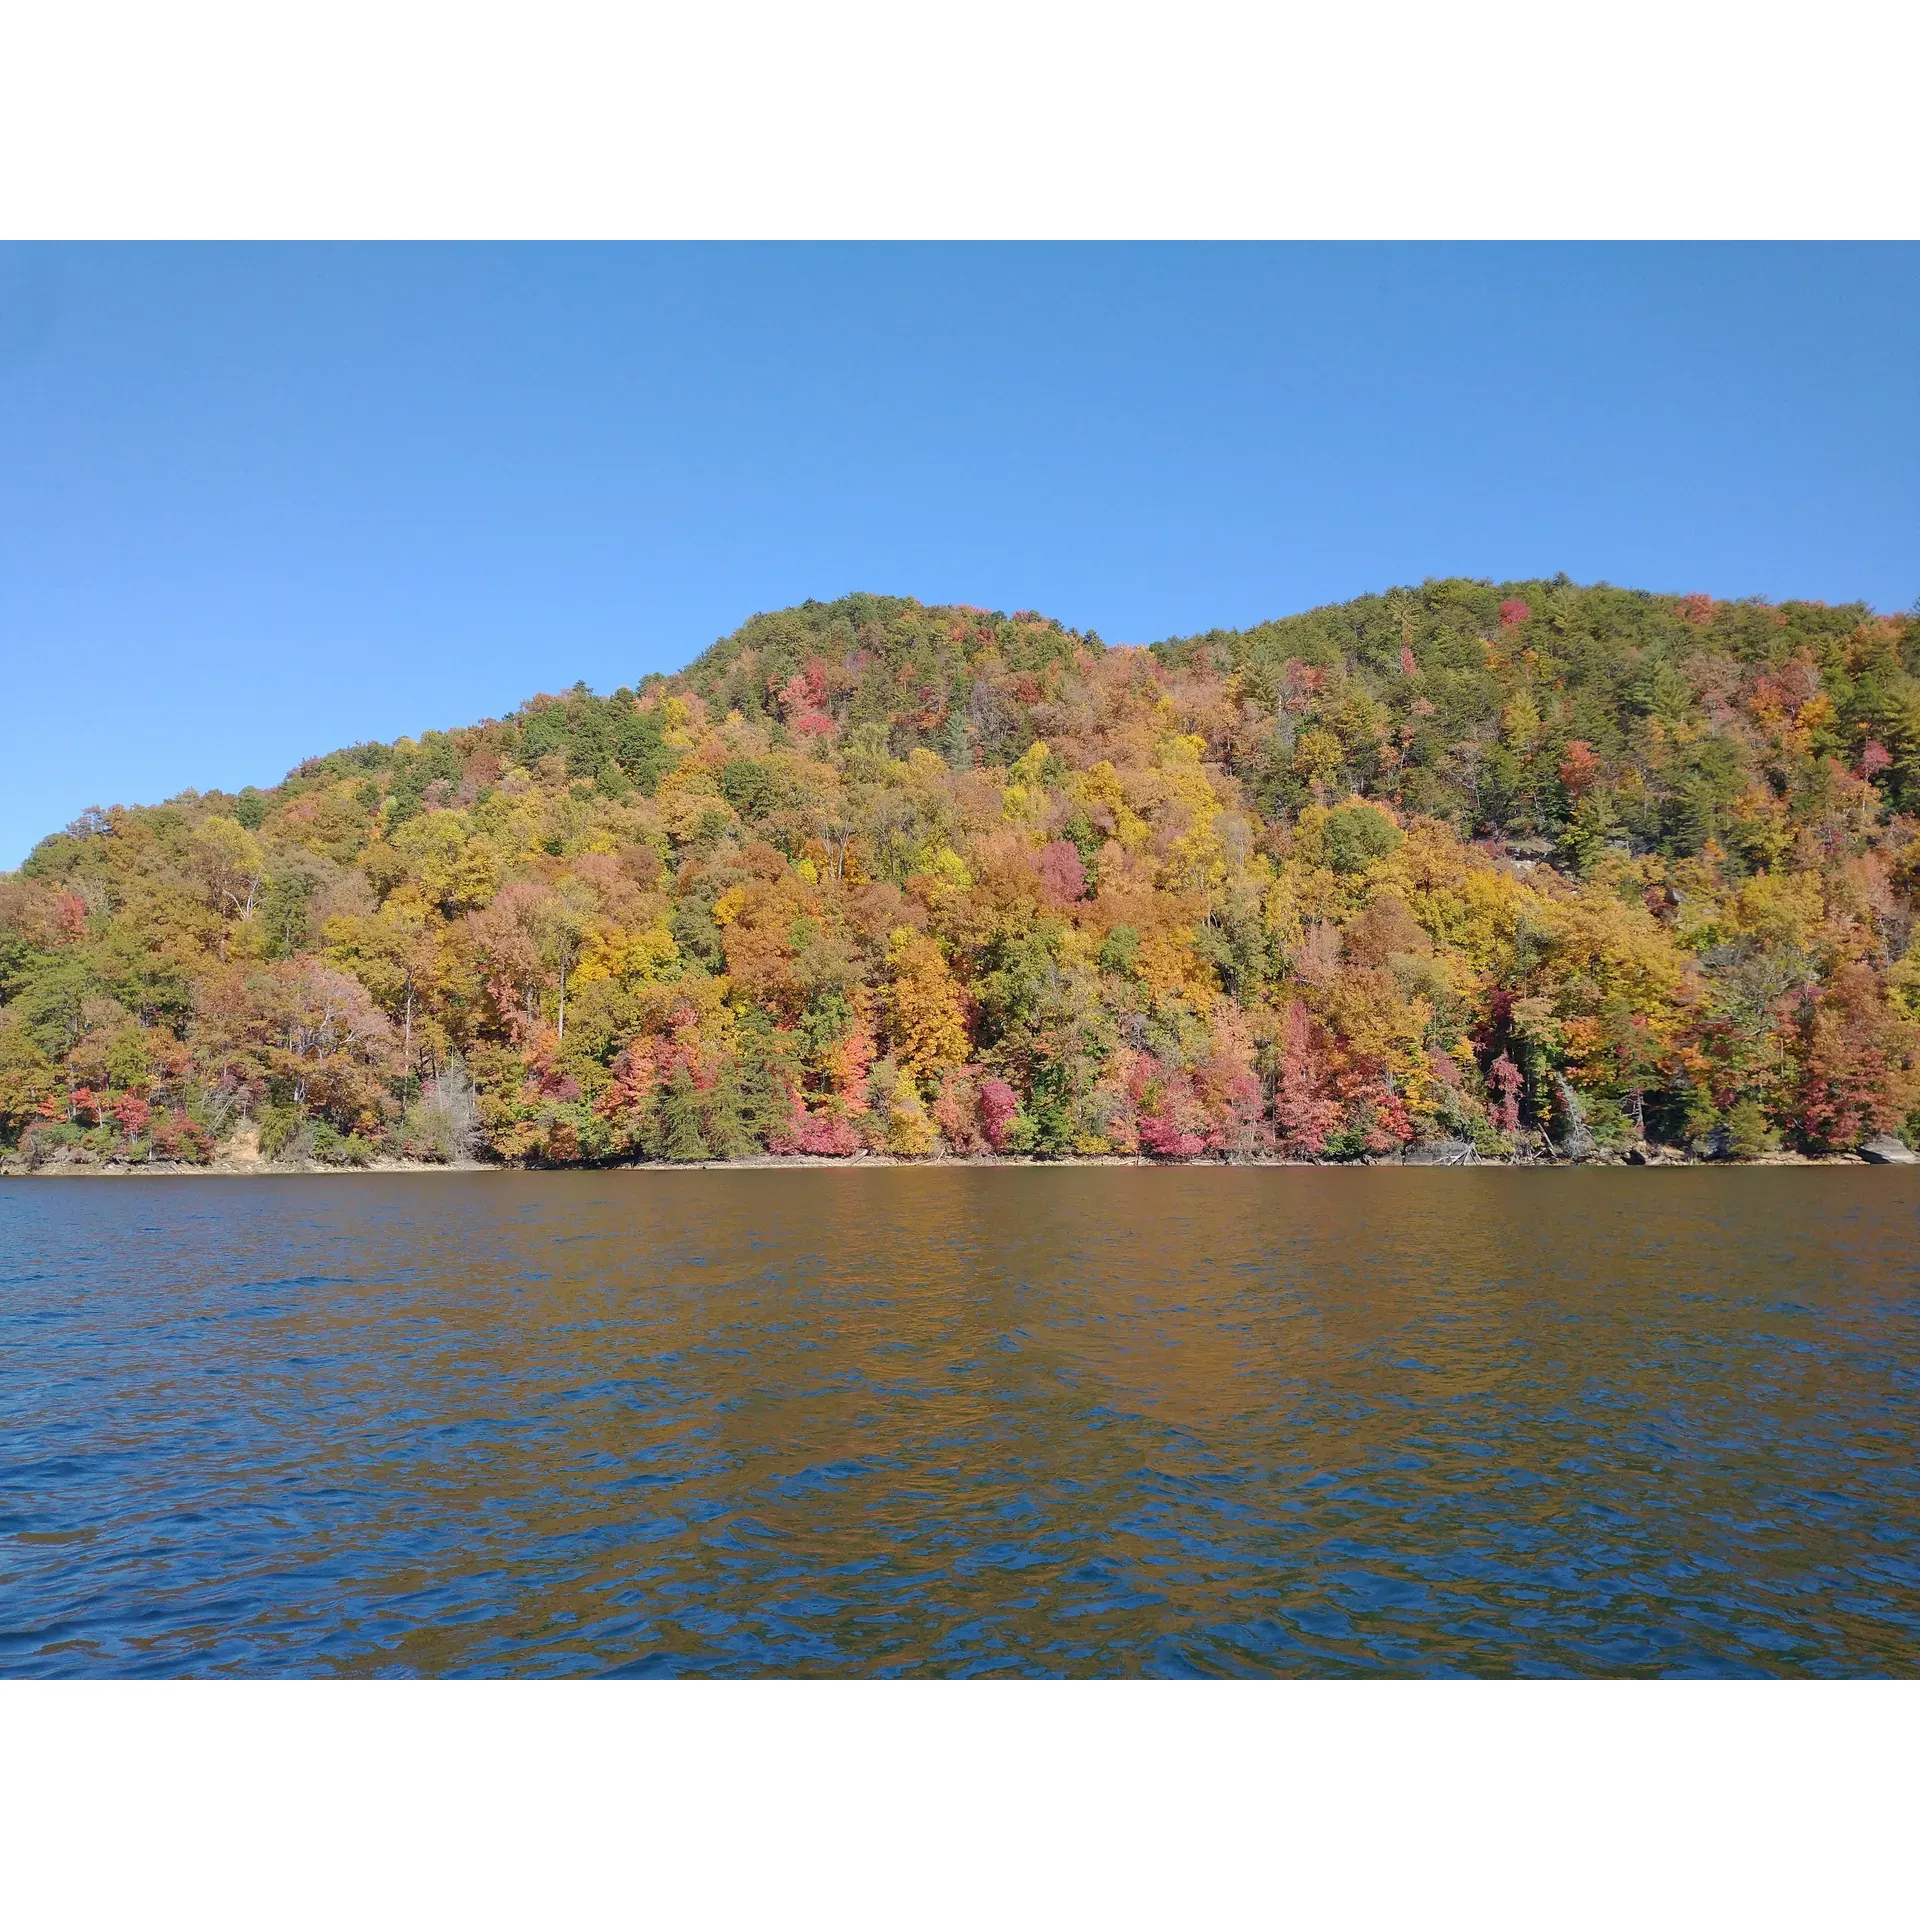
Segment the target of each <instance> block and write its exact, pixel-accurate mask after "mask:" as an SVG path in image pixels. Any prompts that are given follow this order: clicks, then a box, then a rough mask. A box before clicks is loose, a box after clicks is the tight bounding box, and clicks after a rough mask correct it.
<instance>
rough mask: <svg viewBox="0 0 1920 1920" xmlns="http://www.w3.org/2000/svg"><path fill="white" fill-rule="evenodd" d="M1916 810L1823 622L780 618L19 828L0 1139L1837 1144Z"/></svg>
mask: <svg viewBox="0 0 1920 1920" xmlns="http://www.w3.org/2000/svg"><path fill="white" fill-rule="evenodd" d="M1916 814H1920V622H1916V621H1915V620H1914V619H1912V618H1909V617H1906V616H1896V617H1893V618H1883V617H1879V616H1876V615H1875V614H1873V613H1872V612H1871V611H1870V610H1869V609H1868V608H1867V607H1865V606H1864V605H1858V604H1856V605H1851V606H1843V607H1830V606H1825V605H1818V604H1813V603H1805V602H1788V603H1783V604H1779V605H1772V604H1768V603H1766V602H1763V601H1758V600H1747V601H1736V602H1725V601H1714V600H1711V599H1708V598H1707V597H1705V596H1703V595H1688V596H1675V595H1663V594H1651V593H1640V592H1631V591H1626V590H1623V589H1616V588H1612V587H1606V586H1592V587H1581V586H1577V585H1575V584H1574V583H1572V582H1571V581H1568V580H1566V579H1564V578H1559V579H1554V580H1532V581H1510V582H1505V583H1502V584H1498V585H1496V584H1492V583H1488V582H1485V581H1470V580H1457V579H1456V580H1442V581H1429V582H1427V583H1425V584H1424V585H1423V586H1420V587H1417V588H1404V589H1396V590H1394V591H1391V592H1388V593H1384V594H1379V595H1371V596H1367V597H1365V598H1362V599H1359V600H1354V601H1350V602H1347V603H1345V604H1343V605H1340V606H1333V607H1324V608H1320V609H1316V610H1315V611H1312V612H1309V613H1304V614H1299V615H1296V616H1293V617H1290V618H1287V619H1281V620H1275V621H1271V622H1268V623H1265V624H1262V625H1260V626H1256V627H1251V628H1247V629H1243V630H1236V631H1231V632H1229V631H1215V632H1210V633H1205V634H1197V635H1194V636H1191V637H1189V638H1185V639H1178V640H1169V641H1166V642H1164V643H1162V644H1160V645H1158V646H1155V647H1151V648H1110V647H1107V646H1105V645H1104V644H1103V643H1102V642H1101V641H1100V640H1099V638H1098V636H1097V635H1094V634H1091V633H1081V632H1077V631H1075V630H1073V629H1071V628H1069V627H1066V626H1063V625H1062V624H1061V623H1060V622H1058V621H1056V620H1052V619H1048V618H1045V617H1043V616H1041V615H1039V614H1037V613H1029V612H1017V613H1014V614H1012V615H1007V614H1003V613H997V612H988V611H984V610H982V609H979V608H974V607H963V606H951V607H930V606H923V605H921V604H920V603H918V602H916V601H913V600H908V599H896V598H887V597H883V596H877V595H864V594H862V595H852V596H849V597H847V598H845V599H842V600H836V601H832V602H814V601H809V602H808V603H806V604H805V605H804V606H800V607H795V608H790V609H788V610H786V611H784V612H780V613H770V614H763V615H759V616H756V617H755V618H754V619H752V620H749V621H748V622H747V623H746V624H745V625H744V626H743V627H741V628H740V630H739V631H738V632H737V633H734V634H732V635H730V636H728V637H727V638H726V639H723V640H721V641H719V642H717V643H716V644H715V645H714V646H713V647H711V648H710V649H708V651H707V652H705V653H704V654H702V655H701V656H700V658H699V659H697V660H696V661H694V662H693V663H692V664H691V665H690V666H688V667H687V668H686V669H684V670H683V671H682V672H680V673H678V674H675V675H672V676H668V677H661V676H651V677H649V678H648V679H646V680H645V681H643V682H641V683H640V684H639V685H638V686H637V687H634V688H625V687H623V688H620V689H619V690H617V691H616V692H614V693H613V694H611V695H610V696H607V697H604V698H602V697H599V696H596V695H594V694H593V693H591V692H589V691H588V690H587V689H586V688H585V687H584V686H583V685H582V686H576V687H575V688H574V689H573V690H572V691H570V692H567V693H562V694H558V695H538V696H536V697H534V698H533V699H531V700H529V701H527V702H526V704H525V705H524V706H522V707H521V708H520V709H519V710H518V711H517V712H516V713H514V714H512V715H510V716H508V717H506V718H504V719H500V720H489V721H483V722H480V723H478V724H476V725H473V726H466V727H457V728H451V729H449V730H447V731H445V732H435V733H428V734H424V735H422V736H421V738H419V739H418V740H400V741H396V742H393V743H392V744H363V745H359V746H354V747H348V748H345V749H342V750H340V751H337V752H333V753H329V754H326V755H324V756H323V757H319V758H316V759H312V760H308V761H305V762H303V763H302V764H301V765H300V766H299V767H297V768H295V769H294V770H293V771H292V772H291V773H290V774H289V775H288V776H287V778H286V779H285V780H284V781H282V782H281V783H280V785H279V786H277V787H274V788H272V789H270V790H256V789H253V788H247V789H245V790H243V791H242V792H240V793H237V794H225V793H218V792H210V793H187V794H182V795H180V796H178V797H177V798H175V799H173V800H171V801H168V802H165V803H164V804H162V805H159V806H152V807H110V808H106V809H104V810H95V811H91V812H89V813H88V814H87V815H85V816H84V817H83V818H82V819H81V820H79V821H77V822H75V823H74V825H73V826H72V827H70V828H69V829H67V830H66V831H65V832H63V833H59V834H55V835H53V836H51V837H50V838H48V839H47V840H45V841H43V842H42V843H41V844H40V845H39V846H38V847H36V848H35V849H34V851H33V853H32V855H31V856H30V857H29V858H28V859H27V861H26V862H25V863H24V864H23V866H22V867H21V869H20V871H19V872H18V873H17V874H15V875H12V876H8V877H6V878H4V879H0V1150H5V1151H7V1152H9V1153H10V1154H11V1156H12V1159H13V1161H14V1163H15V1164H17V1165H22V1166H24V1165H43V1164H48V1163H58V1162H68V1163H82V1164H92V1163H96V1162H98V1163H106V1162H115V1163H127V1162H131V1163H141V1162H155V1161H176V1162H183V1163H189V1164H192V1163H205V1162H207V1161H209V1160H210V1159H212V1158H213V1157H214V1156H216V1155H218V1154H222V1153H226V1154H233V1153H236V1152H239V1153H246V1154H251V1153H255V1152H258V1153H261V1154H264V1155H266V1156H267V1157H268V1158H270V1159H271V1158H274V1157H276V1156H278V1157H279V1158H281V1159H285V1160H288V1161H294V1162H298V1161H303V1160H317V1161H319V1162H321V1163H328V1164H347V1165H351V1164H361V1163H364V1162H366V1161H368V1160H370V1159H372V1158H374V1157H376V1156H382V1157H391V1156H395V1155H399V1156H405V1157H410V1158H414V1159H419V1160H429V1161H430V1160H448V1159H456V1158H464V1157H467V1156H470V1155H479V1156H481V1157H484V1158H489V1159H494V1160H502V1161H507V1162H515V1163H522V1162H524V1163H539V1164H576V1163H596V1162H604V1161H612V1160H620V1159H632V1158H655V1159H670V1160H688V1159H707V1158H727V1157H733V1156H738V1155H742V1154H747V1153H758V1152H764V1151H771V1152H774V1153H805V1154H828V1155H836V1156H840V1155H849V1154H854V1153H860V1152H870V1151H884V1152H889V1153H895V1154H901V1155H906V1156H923V1155H933V1154H949V1155H973V1154H987V1153H1004V1152H1021V1153H1036V1154H1041V1155H1046V1156H1055V1157H1065V1156H1073V1155H1095V1154H1100V1155H1104V1154H1109V1153H1128V1154H1132V1153H1145V1154H1150V1155H1153V1156H1156V1157H1161V1158H1168V1159H1193V1158H1198V1157H1202V1156H1213V1157H1220V1156H1242V1155H1252V1154H1277V1155H1282V1156H1286V1157H1292V1158H1321V1157H1334V1158H1357V1157H1369V1156H1377V1155H1381V1154H1386V1153H1392V1152H1396V1151H1399V1150H1401V1149H1403V1148H1404V1147H1406V1146H1407V1145H1409V1144H1411V1143H1417V1142H1420V1141H1422V1140H1428V1139H1435V1138H1447V1139H1457V1140H1470V1141H1472V1142H1473V1143H1474V1145H1475V1147H1476V1149H1477V1151H1478V1152H1479V1153H1480V1154H1481V1155H1482V1156H1487V1157H1509V1158H1510V1157H1513V1156H1515V1155H1524V1154H1528V1153H1534V1152H1542V1153H1544V1152H1547V1151H1550V1150H1558V1151H1561V1152H1567V1151H1571V1152H1574V1153H1586V1152H1589V1151H1600V1152H1629V1151H1631V1152H1634V1153H1645V1154H1651V1153H1654V1152H1656V1151H1658V1150H1659V1149H1660V1148H1661V1147H1662V1146H1663V1145H1665V1146H1669V1147H1673V1148H1680V1149H1685V1150H1687V1151H1689V1152H1692V1153H1695V1154H1707V1155H1712V1156H1715V1157H1734V1158H1738V1157H1750V1156H1753V1155H1757V1154H1761V1153H1765V1152H1769V1151H1772V1150H1774V1149H1777V1148H1781V1147H1787V1148H1791V1149H1794V1150H1797V1151H1800V1152H1805V1153H1810V1154H1822V1153H1835V1152H1841V1151H1844V1150H1847V1149H1849V1148H1852V1147H1855V1146H1857V1145H1858V1144H1859V1143H1860V1142H1861V1141H1862V1140H1864V1139H1866V1138H1867V1137H1869V1136H1872V1135H1878V1134H1883V1133H1886V1132H1888V1131H1890V1130H1895V1129H1899V1128H1902V1127H1904V1128H1906V1129H1907V1130H1908V1132H1909V1134H1910V1135H1911V1133H1912V1130H1913V1128H1914V1125H1915V1116H1914V1113H1913V1109H1914V1107H1915V1104H1916V1101H1920V1080H1917V1079H1916V1065H1917V1063H1920V953H1916V952H1915V951H1914V950H1913V949H1912V948H1911V947H1910V940H1911V935H1912V930H1913V920H1914V911H1915V906H1916V900H1917V899H1920V831H1917V823H1916ZM1549 1137H1550V1139H1551V1142H1552V1143H1553V1145H1552V1146H1551V1147H1550V1146H1549V1145H1548V1144H1547V1142H1548V1139H1549Z"/></svg>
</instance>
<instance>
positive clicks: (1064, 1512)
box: [0, 1167, 1920, 1676]
mask: <svg viewBox="0 0 1920 1920" xmlns="http://www.w3.org/2000/svg"><path fill="white" fill-rule="evenodd" d="M1917 1216H1920V1172H1916V1171H1915V1170H1909V1169H1900V1168H1879V1167H1872V1168H1870V1167H1859V1168H1851V1169H1793V1168H1786V1169H1761V1168H1754V1169H1701V1170H1679V1169H1675V1170H1652V1169H1648V1170H1636V1169H1624V1168H1621V1169H1592V1170H1560V1171H1541V1172H1516V1171H1509V1170H1500V1169H1488V1170H1477V1171H1476V1170H1454V1169H1447V1170H1433V1171H1423V1170H1414V1169H1398V1168H1396V1169H1371V1170H1370V1169H1331V1168H1330V1169H1292V1168H1279V1169H1266V1168H1207V1169H1201V1168H1190V1169H1178V1168H1164V1169H1162V1168H1147V1169H1135V1168H1098V1167H1094V1168H1078V1167H1061V1168H1042V1167H1036V1168H1018V1167H1016V1168H971V1169H968V1168H954V1167H928V1168H907V1167H886V1168H869V1169H860V1168H846V1169H822V1168H795V1169H791V1170H777V1171H776V1170H739V1171H686V1172H654V1171H645V1172H632V1173H580V1174H565V1173H475V1174H457V1173H449V1174H438V1175H417V1176H407V1175H360V1176H338V1177H325V1176H320V1177H312V1176H308V1177H302V1176H296V1175H289V1176H285V1177H278V1176H272V1177H259V1178H250V1179H207V1178H191V1177H183V1178H129V1179H120V1180H111V1179H95V1180H87V1179H69V1180H6V1181H0V1409H3V1410H4V1425H3V1426H0V1672H5V1673H8V1674H15V1675H19V1674H43V1675H79V1674H100V1675H147V1674H151V1675H161V1674H209V1675H212V1674H246V1675H273V1674H369V1675H381V1674H384V1675H398V1674H467V1675H509V1674H525V1675H547V1674H554V1675H557V1674H624V1675H671V1674H734V1675H753V1674H787V1675H831V1674H841V1675H860V1674H872V1675H888V1674H912V1675H967V1674H1012V1675H1018V1674H1032V1675H1043V1674H1050V1675H1102V1674H1110V1675H1206V1674H1217V1675H1235V1674H1238V1675H1256V1674H1271V1675H1288V1674H1297V1675H1354V1676H1365V1675H1422V1674H1434V1675H1444V1674H1455V1675H1470V1674H1481V1675H1554V1674H1615V1675H1635V1674H1642V1675H1660V1674H1696V1675H1716V1674H1726V1675H1763V1674H1779V1675H1792V1674H1811V1675H1842V1674H1882V1675H1887V1674H1904V1675H1913V1674H1916V1673H1920V1446H1916V1439H1917V1438H1920V1264H1917V1262H1916V1247H1917V1246H1920V1240H1917V1239H1916V1219H1917Z"/></svg>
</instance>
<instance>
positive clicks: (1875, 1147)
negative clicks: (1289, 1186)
mask: <svg viewBox="0 0 1920 1920" xmlns="http://www.w3.org/2000/svg"><path fill="white" fill-rule="evenodd" d="M1450 1149H1453V1150H1458V1149H1464V1151H1449V1150H1450ZM1571 1166H1585V1167H1727V1166H1746V1167H1861V1166H1920V1154H1915V1153H1914V1152H1913V1151H1912V1150H1911V1149H1910V1148H1908V1147H1907V1146H1905V1145H1904V1144H1903V1143H1902V1142H1900V1141H1898V1140H1895V1139H1893V1138H1892V1137H1891V1136H1886V1137H1883V1138H1880V1139H1875V1140H1871V1141H1868V1142H1867V1143H1866V1144H1865V1145H1864V1146H1862V1147H1860V1148H1859V1149H1858V1150H1856V1151H1854V1152H1850V1153H1832V1154H1823V1155H1820V1156H1818V1157H1815V1156H1814V1155H1811V1154H1804V1153H1767V1154H1760V1155H1757V1156H1756V1157H1755V1158H1753V1159H1751V1160H1733V1159H1730V1158H1727V1157H1725V1156H1715V1155H1708V1156H1700V1155H1695V1154H1690V1153H1685V1152H1683V1151H1681V1150H1680V1149H1679V1148H1677V1147H1652V1148H1645V1149H1635V1150H1634V1151H1633V1152H1631V1153H1628V1154H1615V1153H1590V1154H1585V1155H1581V1156H1579V1157H1577V1158H1576V1157H1574V1156H1570V1155H1567V1154H1554V1155H1551V1156H1549V1155H1548V1154H1545V1153H1538V1154H1533V1155H1530V1156H1528V1157H1526V1158H1520V1157H1515V1158H1513V1159H1504V1160H1503V1159H1482V1158H1481V1157H1480V1156H1478V1155H1477V1154H1475V1153H1474V1152H1473V1150H1472V1147H1471V1145H1470V1144H1469V1143H1467V1142H1465V1141H1429V1142H1424V1143H1422V1144H1421V1145H1420V1146H1417V1147H1412V1148H1409V1149H1408V1150H1407V1151H1406V1152H1405V1153H1399V1154H1388V1155H1382V1156H1380V1157H1379V1158H1377V1159H1361V1160H1282V1159H1277V1158H1273V1157H1271V1156H1265V1155H1259V1154H1246V1155H1241V1156H1239V1157H1229V1158H1218V1157H1216V1158H1196V1159H1192V1160H1164V1159H1159V1160H1157V1159H1153V1158H1150V1157H1149V1156H1147V1155H1145V1154H1085V1155H1075V1156H1073V1157H1071V1158H1067V1159H1058V1160H1047V1159H1040V1158H1037V1157H1036V1156H1033V1155H1022V1154H981V1155H976V1156H971V1157H962V1156H959V1155H951V1154H948V1155H940V1156H935V1157H928V1158H924V1159H905V1158H902V1157H900V1156H898V1155H894V1154H884V1153H860V1154H852V1155H846V1156H840V1157H829V1156H826V1155H821V1154H812V1155H809V1154H770V1153H767V1154H752V1155H747V1156H744V1157H742V1158H741V1159H738V1160H631V1161H619V1162H615V1163H612V1164H610V1165H601V1166H588V1167H582V1166H550V1165H533V1166H509V1165H506V1164H504V1163H502V1162H500V1161H497V1160H462V1161H452V1162H442V1161H422V1160H373V1161H369V1162H368V1163H367V1164H366V1165H365V1166H355V1167H331V1166H324V1165H321V1164H320V1163H319V1162H316V1161H306V1162H296V1161H280V1160H267V1159H263V1158H261V1157H260V1156H259V1155H258V1154H253V1155H248V1156H235V1157H231V1158H222V1159H216V1160H214V1161H212V1162H210V1163H209V1164H208V1165H206V1166H189V1165H184V1164H181V1163H178V1162H173V1161H169V1162H167V1163H165V1164H162V1165H159V1166H155V1165H151V1164H148V1165H136V1164H133V1163H129V1162H121V1163H117V1164H116V1163H112V1162H109V1163H107V1164H105V1165H99V1164H85V1165H81V1164H73V1163H68V1162H55V1161H49V1162H48V1163H47V1164H45V1165H43V1166H38V1167H20V1166H5V1165H0V1178H15V1179H42V1180H59V1179H162V1178H170V1177H174V1176H178V1175H190V1176H194V1177H198V1178H212V1179H237V1178H249V1177H252V1176H255V1175H283V1176H284V1175H307V1174H325V1175H328V1176H335V1175H338V1176H342V1177H346V1176H351V1175H355V1174H395V1173H401V1174H434V1173H733V1172H742V1171H769V1170H776V1171H777V1170H778V1169H780V1168H784V1167H1060V1168H1067V1167H1159V1168H1168V1167H1172V1168H1186V1167H1221V1168H1225V1167H1261V1168H1289V1169H1293V1170H1295V1171H1302V1170H1310V1169H1318V1170H1321V1171H1338V1170H1343V1169H1350V1168H1360V1167H1427V1168H1436V1167H1447V1168H1453V1167H1472V1168H1481V1169H1488V1168H1498V1169H1501V1170H1507V1171H1520V1170H1545V1169H1548V1168H1556V1167H1571Z"/></svg>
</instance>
